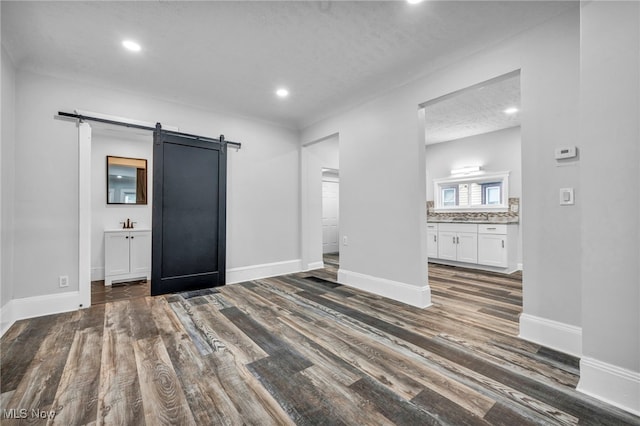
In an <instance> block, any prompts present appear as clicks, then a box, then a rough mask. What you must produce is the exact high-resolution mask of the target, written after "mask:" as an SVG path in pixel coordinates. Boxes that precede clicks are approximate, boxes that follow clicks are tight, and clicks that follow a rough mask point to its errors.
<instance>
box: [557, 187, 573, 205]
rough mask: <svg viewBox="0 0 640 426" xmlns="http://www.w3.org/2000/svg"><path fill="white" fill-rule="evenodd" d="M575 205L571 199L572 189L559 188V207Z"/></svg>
mask: <svg viewBox="0 0 640 426" xmlns="http://www.w3.org/2000/svg"><path fill="white" fill-rule="evenodd" d="M573 204H575V203H574V198H573V188H560V205H561V206H571V205H573Z"/></svg>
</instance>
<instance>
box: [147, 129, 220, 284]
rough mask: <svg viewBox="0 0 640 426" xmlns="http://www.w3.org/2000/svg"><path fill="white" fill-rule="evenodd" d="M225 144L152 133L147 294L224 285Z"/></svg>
mask: <svg viewBox="0 0 640 426" xmlns="http://www.w3.org/2000/svg"><path fill="white" fill-rule="evenodd" d="M226 177H227V157H226V149H225V146H224V143H221V142H220V141H219V140H215V139H199V138H189V137H185V136H182V135H177V134H173V133H171V132H165V131H163V130H156V132H155V133H154V140H153V243H152V272H151V295H158V294H165V293H174V292H181V291H188V290H196V289H202V288H209V287H216V286H221V285H224V284H225V253H226V247H225V244H226V241H225V239H226V232H225V229H226V199H227V197H226V195H227V194H226V186H227V182H226Z"/></svg>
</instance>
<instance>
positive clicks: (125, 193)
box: [107, 156, 147, 204]
mask: <svg viewBox="0 0 640 426" xmlns="http://www.w3.org/2000/svg"><path fill="white" fill-rule="evenodd" d="M107 204H147V160H144V159H139V158H125V157H112V156H107Z"/></svg>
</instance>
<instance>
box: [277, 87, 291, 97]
mask: <svg viewBox="0 0 640 426" xmlns="http://www.w3.org/2000/svg"><path fill="white" fill-rule="evenodd" d="M276 95H278V97H280V98H286V97H287V96H289V91H288V90H287V89H285V88H280V89H278V90H276Z"/></svg>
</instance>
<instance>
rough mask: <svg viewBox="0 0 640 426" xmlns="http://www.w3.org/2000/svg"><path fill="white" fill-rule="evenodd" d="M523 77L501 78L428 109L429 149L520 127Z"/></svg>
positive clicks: (470, 88)
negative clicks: (437, 144)
mask: <svg viewBox="0 0 640 426" xmlns="http://www.w3.org/2000/svg"><path fill="white" fill-rule="evenodd" d="M507 108H518V110H519V109H520V73H519V72H517V73H515V75H513V73H512V74H510V75H506V76H501V77H497V78H495V79H492V80H491V81H487V82H484V83H479V84H476V85H474V86H473V87H469V88H465V89H463V90H460V91H458V92H456V93H452V94H450V95H445V96H443V97H442V98H439V99H434V100H433V101H430V102H427V103H426V104H425V105H424V109H425V123H426V126H425V133H426V143H427V145H429V144H432V143H439V142H445V141H451V140H454V139H460V138H466V137H468V136H473V135H481V134H483V133H489V132H495V131H496V130H501V129H507V128H509V127H515V126H519V125H520V112H519V111H518V112H517V113H515V114H505V113H504V110H505V109H507Z"/></svg>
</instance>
